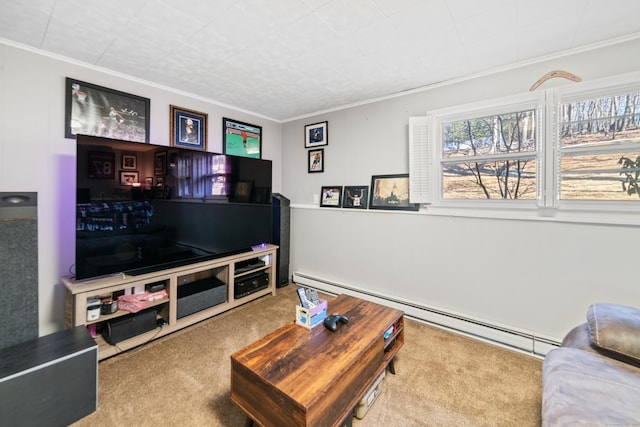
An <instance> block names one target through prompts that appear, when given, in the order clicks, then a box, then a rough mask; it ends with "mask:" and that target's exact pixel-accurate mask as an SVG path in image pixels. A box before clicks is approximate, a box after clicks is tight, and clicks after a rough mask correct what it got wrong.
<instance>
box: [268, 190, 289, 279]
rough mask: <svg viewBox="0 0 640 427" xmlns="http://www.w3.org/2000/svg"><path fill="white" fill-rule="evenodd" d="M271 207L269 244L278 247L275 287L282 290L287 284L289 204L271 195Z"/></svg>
mask: <svg viewBox="0 0 640 427" xmlns="http://www.w3.org/2000/svg"><path fill="white" fill-rule="evenodd" d="M271 205H272V206H273V215H272V218H273V224H272V225H273V226H272V227H271V230H272V233H273V236H272V237H273V238H272V240H271V242H272V243H273V244H274V245H278V246H279V249H278V251H277V258H278V260H277V261H278V262H277V265H276V287H278V288H282V287H284V286H287V285H288V284H289V228H290V227H289V225H290V221H291V213H290V206H291V202H290V200H289V199H287V198H286V197H284V196H283V195H282V194H278V193H273V194H272V197H271Z"/></svg>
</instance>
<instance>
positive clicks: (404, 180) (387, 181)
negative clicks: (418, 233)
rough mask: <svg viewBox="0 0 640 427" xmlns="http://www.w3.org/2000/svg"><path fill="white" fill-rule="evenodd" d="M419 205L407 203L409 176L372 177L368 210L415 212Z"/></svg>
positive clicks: (406, 174)
mask: <svg viewBox="0 0 640 427" xmlns="http://www.w3.org/2000/svg"><path fill="white" fill-rule="evenodd" d="M419 208H420V205H419V204H417V203H410V202H409V174H408V173H404V174H394V175H373V176H372V177H371V194H370V198H369V209H386V210H403V211H417V210H418V209H419Z"/></svg>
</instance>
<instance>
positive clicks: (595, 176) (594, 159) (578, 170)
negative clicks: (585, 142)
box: [560, 152, 640, 201]
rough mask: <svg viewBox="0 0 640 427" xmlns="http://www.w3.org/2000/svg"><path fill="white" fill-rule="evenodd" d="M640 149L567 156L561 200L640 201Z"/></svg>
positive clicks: (562, 163) (562, 180)
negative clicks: (639, 186) (632, 151)
mask: <svg viewBox="0 0 640 427" xmlns="http://www.w3.org/2000/svg"><path fill="white" fill-rule="evenodd" d="M639 167H640V152H635V153H624V154H619V153H604V154H589V155H580V156H564V157H563V158H562V159H561V161H560V178H561V180H560V199H561V200H601V201H602V200H604V201H606V200H611V201H638V200H640V197H639V195H638V191H637V190H638V187H637V185H638V179H639V178H640V176H639V175H640V172H639V170H638V168H639Z"/></svg>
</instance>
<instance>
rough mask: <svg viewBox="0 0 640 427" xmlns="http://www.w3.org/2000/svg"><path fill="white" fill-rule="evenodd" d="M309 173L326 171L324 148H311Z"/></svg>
mask: <svg viewBox="0 0 640 427" xmlns="http://www.w3.org/2000/svg"><path fill="white" fill-rule="evenodd" d="M308 164H309V173H313V172H324V148H318V149H317V150H309V163H308Z"/></svg>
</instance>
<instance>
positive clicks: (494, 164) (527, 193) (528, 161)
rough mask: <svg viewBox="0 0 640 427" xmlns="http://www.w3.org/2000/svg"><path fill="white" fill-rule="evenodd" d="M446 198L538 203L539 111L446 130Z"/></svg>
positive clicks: (470, 121)
mask: <svg viewBox="0 0 640 427" xmlns="http://www.w3.org/2000/svg"><path fill="white" fill-rule="evenodd" d="M442 141H443V147H442V153H443V155H442V161H441V163H442V183H443V190H442V192H443V194H442V196H443V198H444V199H449V200H455V199H511V200H515V199H525V200H531V199H535V198H536V188H537V187H536V182H537V177H536V173H537V172H536V163H537V162H536V155H537V153H536V149H537V132H536V111H535V110H526V111H518V112H510V113H505V114H495V115H490V116H485V117H479V118H473V119H466V120H459V121H452V122H446V123H443V126H442Z"/></svg>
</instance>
